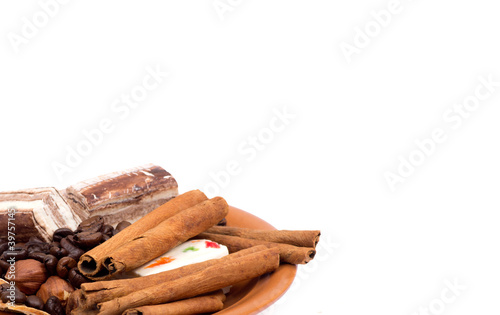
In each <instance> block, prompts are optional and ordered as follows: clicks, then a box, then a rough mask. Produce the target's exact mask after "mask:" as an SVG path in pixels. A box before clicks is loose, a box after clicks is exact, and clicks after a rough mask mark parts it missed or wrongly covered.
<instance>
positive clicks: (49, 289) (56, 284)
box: [36, 276, 75, 306]
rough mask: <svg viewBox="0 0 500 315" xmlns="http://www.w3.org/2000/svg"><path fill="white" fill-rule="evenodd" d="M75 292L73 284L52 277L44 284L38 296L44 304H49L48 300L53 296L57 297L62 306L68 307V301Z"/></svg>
mask: <svg viewBox="0 0 500 315" xmlns="http://www.w3.org/2000/svg"><path fill="white" fill-rule="evenodd" d="M73 291H75V289H73V287H72V286H71V284H69V283H68V282H67V281H66V280H64V279H62V278H60V277H58V276H51V277H49V278H48V279H47V281H46V282H45V283H44V284H42V286H41V287H40V290H38V292H37V293H36V296H38V297H39V298H41V299H42V301H43V303H47V300H48V299H49V298H50V297H51V296H55V297H57V298H58V299H59V300H60V301H61V304H62V305H63V306H64V305H66V301H67V300H68V297H69V295H70V294H71V293H72V292H73Z"/></svg>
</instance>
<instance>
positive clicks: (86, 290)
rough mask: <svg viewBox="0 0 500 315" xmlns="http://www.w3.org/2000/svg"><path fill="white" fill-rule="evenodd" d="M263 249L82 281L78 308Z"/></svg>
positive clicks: (258, 248)
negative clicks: (150, 272) (134, 274)
mask: <svg viewBox="0 0 500 315" xmlns="http://www.w3.org/2000/svg"><path fill="white" fill-rule="evenodd" d="M265 249H266V247H265V246H254V247H251V248H248V249H244V250H241V251H238V252H236V253H233V254H230V255H227V256H224V257H222V258H219V259H211V260H207V261H203V262H200V263H196V264H192V265H187V266H183V267H180V268H176V269H172V270H168V271H164V272H160V273H157V274H153V275H149V276H145V277H138V278H131V279H119V280H109V281H98V282H87V283H83V284H82V286H81V291H82V297H81V300H80V303H79V304H78V305H79V307H80V308H84V309H93V308H95V307H96V306H97V304H98V303H101V302H105V301H109V300H112V299H116V298H118V297H121V296H124V295H127V294H130V293H132V292H135V291H139V290H142V289H144V288H146V287H150V286H153V285H157V284H160V283H164V282H168V281H172V280H175V279H179V278H182V277H185V276H188V275H190V274H193V273H196V272H198V271H201V270H203V269H205V268H207V267H210V266H214V265H217V264H223V263H225V262H227V261H231V260H234V259H237V258H240V257H243V256H245V255H249V254H252V253H255V252H258V251H262V250H265ZM75 292H76V291H75ZM75 307H76V306H75Z"/></svg>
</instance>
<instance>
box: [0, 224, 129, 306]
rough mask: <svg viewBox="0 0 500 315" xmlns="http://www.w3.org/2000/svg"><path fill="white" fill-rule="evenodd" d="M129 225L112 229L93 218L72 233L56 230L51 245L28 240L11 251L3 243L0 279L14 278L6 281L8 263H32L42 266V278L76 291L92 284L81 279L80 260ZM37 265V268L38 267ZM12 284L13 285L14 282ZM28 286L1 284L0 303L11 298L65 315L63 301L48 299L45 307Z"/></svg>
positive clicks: (10, 268) (65, 230)
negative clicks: (59, 280) (63, 282)
mask: <svg viewBox="0 0 500 315" xmlns="http://www.w3.org/2000/svg"><path fill="white" fill-rule="evenodd" d="M129 225H130V223H129V222H127V221H123V222H120V223H119V224H118V225H117V226H116V228H114V227H113V226H111V225H108V224H104V219H103V217H101V216H94V217H90V218H89V219H87V220H85V221H83V222H82V223H80V224H79V225H78V228H77V229H76V230H74V231H73V230H71V229H68V228H60V229H58V230H56V231H55V232H54V234H53V237H52V241H51V242H44V241H42V240H40V239H38V238H36V237H31V238H30V239H29V241H28V242H26V243H18V244H16V246H15V247H14V248H11V247H9V245H8V243H7V242H5V243H2V244H0V274H1V276H2V278H4V279H6V280H7V281H10V280H11V279H12V278H13V277H12V276H11V277H9V274H8V273H9V270H12V263H11V262H12V261H14V260H15V261H16V262H19V261H21V260H28V259H31V260H36V261H38V262H39V263H41V264H42V265H41V266H42V268H44V269H45V270H40V273H43V274H44V275H45V277H50V276H58V277H60V278H62V279H64V280H66V281H68V282H69V283H70V284H71V286H72V287H73V288H75V289H79V288H80V286H81V284H82V283H85V282H89V281H91V280H89V279H87V278H86V277H84V276H83V275H82V274H81V273H80V271H79V270H78V268H77V263H78V260H79V259H80V256H82V255H83V254H84V253H85V252H87V251H89V250H90V249H92V248H94V247H96V246H98V245H99V244H102V243H103V242H105V241H107V240H108V239H110V238H111V237H113V236H114V235H116V234H117V233H119V232H120V231H121V230H123V229H124V228H126V227H128V226H129ZM34 263H36V262H34ZM39 263H37V264H38V265H40V264H39ZM20 265H21V264H20ZM20 272H22V270H16V274H19V273H20ZM35 278H36V277H35ZM12 280H14V282H15V279H12ZM30 285H31V286H30V287H28V286H26V287H23V286H22V285H21V284H19V285H17V284H16V286H15V287H14V288H12V286H10V284H3V285H1V286H0V299H1V300H2V302H4V303H7V302H9V301H12V300H13V299H12V298H10V297H12V296H14V297H15V299H14V300H15V303H16V304H25V305H27V306H30V307H33V308H37V309H41V310H44V311H46V312H47V313H49V314H53V315H56V314H57V315H61V314H62V315H63V314H64V304H65V301H61V300H59V298H57V297H55V296H51V297H50V298H49V299H48V300H47V301H46V302H45V303H44V302H43V301H42V299H41V298H40V297H38V296H37V295H35V293H36V292H34V291H36V290H38V288H36V285H35V287H33V284H32V283H30ZM40 285H41V284H40ZM38 287H39V286H38ZM9 298H10V299H9Z"/></svg>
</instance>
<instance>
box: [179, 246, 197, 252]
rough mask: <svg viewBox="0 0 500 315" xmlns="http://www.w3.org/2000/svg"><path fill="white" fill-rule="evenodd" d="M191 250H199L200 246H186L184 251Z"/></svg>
mask: <svg viewBox="0 0 500 315" xmlns="http://www.w3.org/2000/svg"><path fill="white" fill-rule="evenodd" d="M190 250H192V251H193V252H195V251H197V250H199V248H196V247H194V246H189V247H186V248H185V249H184V250H183V251H182V252H183V253H185V252H187V251H190Z"/></svg>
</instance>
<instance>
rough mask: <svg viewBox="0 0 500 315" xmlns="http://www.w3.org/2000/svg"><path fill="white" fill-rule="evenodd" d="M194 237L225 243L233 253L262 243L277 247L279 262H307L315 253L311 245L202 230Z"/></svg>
mask: <svg viewBox="0 0 500 315" xmlns="http://www.w3.org/2000/svg"><path fill="white" fill-rule="evenodd" d="M195 238H198V239H205V238H206V239H209V240H212V241H214V242H217V243H220V244H223V245H226V246H227V249H228V250H229V252H230V253H234V252H237V251H239V250H242V249H245V248H249V247H252V246H257V245H264V246H266V247H267V248H278V249H279V252H280V259H281V262H285V263H289V264H307V263H308V262H309V261H311V260H312V259H313V258H314V255H316V250H315V249H314V248H312V247H298V246H293V245H288V244H281V243H274V242H266V241H260V240H253V239H250V238H243V237H238V236H230V235H222V234H214V233H206V232H204V233H200V234H199V235H197V236H196V237H195Z"/></svg>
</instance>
